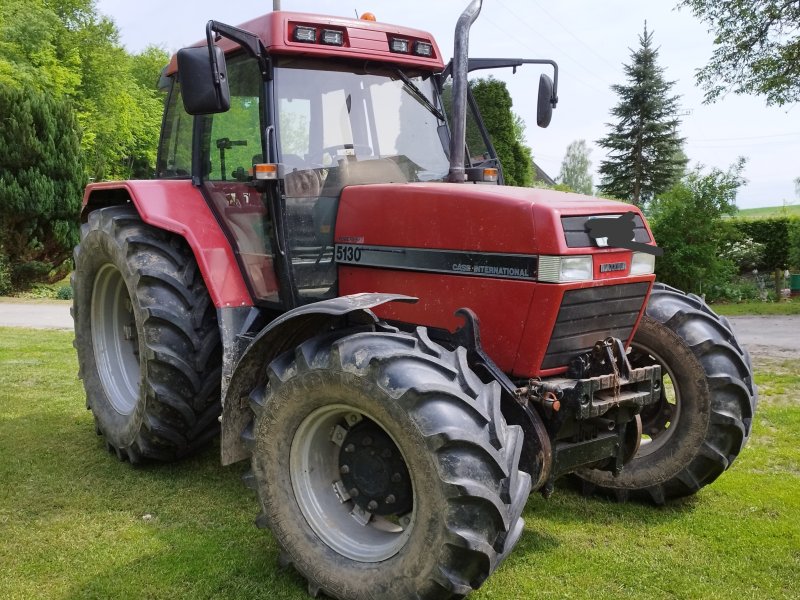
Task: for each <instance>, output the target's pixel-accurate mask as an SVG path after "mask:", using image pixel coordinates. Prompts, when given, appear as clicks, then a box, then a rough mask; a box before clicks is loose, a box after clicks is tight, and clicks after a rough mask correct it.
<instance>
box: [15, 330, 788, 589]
mask: <svg viewBox="0 0 800 600" xmlns="http://www.w3.org/2000/svg"><path fill="white" fill-rule="evenodd" d="M71 341H72V334H71V333H68V332H52V331H46V332H45V331H29V330H22V329H0V382H1V383H2V385H0V598H3V599H4V600H6V599H26V600H27V599H29V598H70V599H72V598H164V599H167V598H168V599H170V600H171V599H177V598H187V599H197V598H226V599H236V598H256V597H258V598H270V599H272V598H296V599H298V600H299V599H305V598H307V595H306V590H305V585H304V584H303V581H302V579H301V578H300V577H299V576H298V575H297V574H296V573H295V572H294V571H291V570H287V571H282V570H280V569H279V568H278V567H277V548H276V545H275V542H274V541H273V539H272V537H271V536H270V535H269V534H265V533H263V532H261V531H259V530H257V529H256V528H255V527H254V526H253V525H252V521H253V518H254V517H255V514H256V501H255V499H254V497H253V495H252V493H250V492H248V491H247V490H246V489H245V488H244V487H243V486H242V485H241V484H240V482H239V474H240V473H241V471H242V470H243V468H242V467H239V466H233V467H228V468H222V467H220V466H219V459H218V456H217V452H218V449H216V448H212V449H209V450H208V451H207V452H205V453H204V454H202V455H201V456H198V457H196V458H194V459H192V460H187V461H184V462H182V463H180V464H177V465H171V466H151V467H146V468H136V469H133V468H131V466H130V465H129V464H127V463H120V462H118V461H117V459H116V458H115V457H113V456H111V455H109V454H108V453H106V452H105V451H104V449H103V444H102V441H101V438H98V437H96V436H95V435H94V432H93V425H92V419H91V415H90V413H88V412H87V411H86V410H85V409H84V399H83V390H82V387H81V385H80V382H79V381H78V380H77V379H76V377H75V373H76V370H77V364H76V360H75V355H74V352H73V350H72V347H71ZM759 368H760V370H759V373H758V382H759V384H760V385H761V390H762V397H761V404H760V406H759V412H758V414H757V418H756V421H755V427H754V434H753V437H752V438H751V441H750V444H749V446H748V447H747V448H746V449H745V451H744V452H743V453H742V455H741V456H740V458H739V460H737V461H736V463H735V464H734V465H733V467H732V469H731V470H730V471H729V472H727V473H726V474H725V475H724V476H723V477H722V478H721V479H720V480H718V481H717V482H716V483H715V484H713V485H711V486H709V487H707V488H705V489H703V490H702V491H701V492H700V493H699V494H697V495H696V496H695V497H693V498H691V499H688V500H684V501H681V502H678V503H674V504H672V505H670V506H668V507H666V508H661V509H658V508H653V507H649V506H641V505H635V504H634V505H620V504H616V503H613V502H610V501H606V500H599V499H586V498H583V497H581V496H579V495H577V494H576V493H575V492H573V491H571V490H570V489H567V488H566V487H564V486H562V487H561V489H558V490H557V491H556V494H555V495H554V496H553V497H552V498H551V499H550V500H549V501H544V500H542V499H541V497H539V496H533V497H532V498H531V499H530V501H529V503H528V507H527V510H526V513H525V518H526V530H525V533H524V535H523V537H522V539H521V542H520V544H519V545H518V546H517V549H516V550H515V552H514V553H513V554H512V555H511V557H510V558H509V559H508V560H507V561H506V562H505V563H504V564H503V566H502V567H501V568H500V569H499V570H498V571H497V573H495V574H494V575H493V576H492V577H491V578H490V579H489V580H488V581H487V582H486V584H485V585H484V586H483V587H482V588H481V590H479V591H478V592H477V593H475V594H474V595H473V596H471V598H476V599H487V600H488V599H498V600H499V599H516V598H526V599H528V598H531V599H532V598H592V599H597V598H643V597H647V598H649V599H652V598H726V599H727V598H798V597H800V575H798V574H799V573H800V444H798V443H797V440H798V438H800V410H798V408H799V407H800V400H798V398H800V375H798V373H800V361H772V362H765V361H762V362H761V363H759Z"/></svg>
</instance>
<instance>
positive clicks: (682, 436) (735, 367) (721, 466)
mask: <svg viewBox="0 0 800 600" xmlns="http://www.w3.org/2000/svg"><path fill="white" fill-rule="evenodd" d="M629 359H630V362H631V365H632V366H634V367H641V366H646V365H652V364H658V365H661V371H662V376H663V381H662V383H663V385H662V386H661V390H662V393H661V397H660V399H659V401H658V402H657V403H656V404H654V405H652V406H650V407H648V408H647V409H646V410H645V411H643V412H642V415H641V421H642V433H643V436H642V443H641V445H640V446H639V449H638V451H637V452H636V454H635V455H634V457H633V459H632V460H631V461H630V462H629V463H628V464H626V465H625V468H624V469H623V471H622V473H621V474H620V475H619V476H617V477H614V476H613V475H612V474H611V473H609V472H606V471H598V470H593V469H584V470H582V471H580V472H579V473H578V475H579V476H580V477H581V478H582V479H583V480H584V482H585V487H584V489H585V490H586V491H595V490H598V491H601V492H605V493H612V494H613V495H615V496H616V497H617V498H618V499H619V500H625V499H627V498H628V497H629V496H630V495H631V494H632V495H634V496H639V497H643V498H648V499H650V500H652V501H654V502H656V503H658V504H662V503H664V502H665V501H666V500H668V499H670V498H677V497H681V496H687V495H689V494H693V493H695V492H697V491H698V490H699V489H700V488H701V487H703V486H705V485H707V484H709V483H711V482H712V481H714V480H715V479H716V478H717V477H719V476H720V475H721V474H722V473H723V472H724V471H725V470H726V469H727V468H728V467H729V466H730V465H731V463H732V462H733V461H734V459H735V458H736V457H737V456H738V454H739V452H740V451H741V450H742V448H743V447H744V444H745V442H746V441H747V438H748V436H749V435H750V427H751V423H752V418H753V412H754V410H755V406H756V398H757V396H756V389H755V385H754V383H753V374H752V367H751V366H750V357H749V355H748V353H747V350H745V349H743V348H742V347H741V346H740V345H739V343H738V341H737V340H736V337H735V335H734V333H733V330H732V329H731V327H730V324H729V323H728V322H727V321H725V320H722V319H721V318H720V317H718V316H717V315H716V314H715V313H714V312H713V311H712V310H711V309H710V308H709V307H708V306H707V305H706V304H705V303H704V302H703V301H702V300H701V299H700V298H698V297H697V296H693V295H687V294H684V293H683V292H680V291H678V290H675V289H673V288H670V287H668V286H665V285H662V284H656V285H655V286H654V288H653V292H652V294H651V296H650V301H649V302H648V305H647V310H646V314H645V316H644V317H643V318H642V321H641V323H640V325H639V329H638V330H637V331H636V334H635V336H634V338H633V342H632V344H631V351H630V355H629Z"/></svg>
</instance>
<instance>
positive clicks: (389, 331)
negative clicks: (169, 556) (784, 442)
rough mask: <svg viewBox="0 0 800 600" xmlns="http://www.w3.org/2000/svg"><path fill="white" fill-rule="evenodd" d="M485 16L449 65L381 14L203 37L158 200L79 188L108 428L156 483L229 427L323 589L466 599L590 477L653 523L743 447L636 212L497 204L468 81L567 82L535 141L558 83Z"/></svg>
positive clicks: (536, 197) (721, 359)
mask: <svg viewBox="0 0 800 600" xmlns="http://www.w3.org/2000/svg"><path fill="white" fill-rule="evenodd" d="M480 7H481V1H480V0H473V2H472V3H471V4H470V6H469V7H468V8H467V9H466V11H465V12H464V14H463V15H462V17H461V19H460V20H459V24H458V27H457V30H456V47H455V57H454V59H453V61H452V62H451V63H450V64H448V65H447V66H445V64H444V63H443V61H442V55H441V52H440V50H439V48H438V46H437V44H436V42H435V41H434V40H433V38H432V37H431V36H430V35H429V34H428V33H426V32H424V31H418V30H412V29H407V28H402V27H396V26H393V25H387V24H384V23H379V22H376V21H374V20H365V19H344V18H338V17H323V16H319V15H311V14H297V13H290V12H272V13H270V14H267V15H266V16H263V17H261V18H258V19H255V20H253V21H250V22H249V23H245V24H244V25H242V26H241V28H236V27H231V26H228V25H223V24H221V23H218V22H214V21H211V22H209V24H208V26H207V30H206V39H205V40H204V41H203V42H202V43H200V44H198V45H197V46H195V47H191V48H185V49H183V50H181V51H179V52H178V53H177V56H176V57H174V58H173V59H172V61H171V63H170V64H169V66H168V67H166V69H165V70H164V73H163V77H162V84H163V86H164V87H165V89H166V90H168V96H167V101H166V109H165V113H164V121H163V130H162V135H161V142H160V147H159V154H158V166H157V178H156V179H155V180H152V181H124V182H110V183H99V184H93V185H90V186H89V187H88V188H87V190H86V195H85V198H84V204H83V211H82V214H81V219H82V223H83V225H82V230H81V243H80V246H79V247H78V248H77V250H76V254H75V263H76V270H75V276H74V283H73V285H74V290H75V303H74V318H75V333H76V341H75V346H76V348H77V351H78V358H79V362H80V375H81V377H82V379H83V382H84V385H85V388H86V395H87V405H88V407H89V409H91V411H92V412H93V414H94V418H95V423H96V428H97V432H98V433H99V434H100V435H102V436H103V437H104V439H105V443H106V445H107V447H108V449H109V450H110V451H112V452H115V453H116V454H117V456H118V457H119V458H120V459H122V460H129V461H130V462H131V463H138V462H140V461H146V460H160V461H170V460H175V459H180V458H181V457H183V456H186V455H187V454H190V453H192V452H194V451H195V450H197V449H198V448H201V447H203V446H204V445H206V444H207V443H208V442H210V441H211V440H212V439H213V438H214V437H215V436H216V435H217V434H218V433H219V431H220V424H221V454H222V463H223V464H224V465H229V464H232V463H235V462H238V461H242V460H249V461H250V464H251V465H252V467H251V470H250V471H249V472H248V473H247V474H246V475H245V477H244V479H245V482H246V483H247V484H248V485H249V486H250V487H252V488H253V489H255V490H256V492H257V494H258V499H259V503H260V505H261V513H260V515H259V516H258V518H257V519H256V523H257V525H258V526H259V527H266V528H269V529H271V531H272V533H273V535H274V536H275V538H276V540H277V541H278V543H279V544H280V546H281V548H282V550H283V554H282V556H283V560H284V562H286V563H290V564H293V565H294V567H295V568H296V569H297V570H298V571H299V572H300V573H302V574H303V576H305V577H306V579H307V580H308V584H309V590H310V591H311V592H312V593H314V594H316V593H317V592H319V591H323V592H325V593H326V594H328V595H330V596H332V597H336V598H342V599H345V598H448V597H461V596H463V595H465V594H467V593H469V592H470V591H471V590H473V589H476V588H477V587H479V586H480V585H481V583H482V582H483V581H484V580H485V579H486V578H487V577H488V576H489V575H490V574H491V573H492V572H493V571H494V570H495V569H496V568H497V566H498V565H499V564H500V563H501V562H502V561H503V559H504V558H505V557H506V556H507V555H508V554H509V553H510V552H511V550H512V548H513V547H514V545H515V543H516V542H517V540H518V539H519V537H520V534H521V533H522V531H523V521H522V519H521V514H522V511H523V508H524V507H525V503H526V501H527V499H528V496H529V494H530V493H531V492H532V491H539V492H541V493H543V494H544V495H545V496H548V495H549V494H551V493H552V491H553V482H554V481H555V480H556V479H557V478H559V477H561V476H564V475H566V474H574V475H575V476H577V477H578V478H579V479H580V480H581V481H582V482H583V487H584V490H585V491H586V492H591V491H596V492H598V493H602V494H611V495H615V496H616V497H617V498H618V499H620V500H624V499H627V498H629V497H630V498H643V499H647V500H649V501H653V502H655V503H658V504H660V503H663V502H665V501H668V500H669V499H671V498H676V497H680V496H686V495H689V494H693V493H695V492H696V491H697V490H699V489H700V488H701V487H703V486H704V485H706V484H708V483H710V482H712V481H714V480H715V479H716V478H717V477H718V476H719V475H720V474H721V473H722V472H723V471H725V469H727V468H728V467H729V466H730V464H731V463H732V462H733V460H734V459H735V458H736V456H737V455H738V454H739V452H740V451H741V449H742V447H743V445H744V444H745V442H746V440H747V437H748V435H749V433H750V426H751V421H752V417H753V411H754V408H755V402H756V390H755V386H754V384H753V376H752V367H751V364H750V359H749V356H748V354H747V351H746V350H745V349H744V348H742V346H741V345H740V344H739V343H738V342H737V340H736V338H735V336H734V333H733V330H732V329H731V326H730V324H729V323H728V322H727V321H726V320H725V319H724V318H721V317H718V316H717V315H715V314H714V313H713V312H712V311H711V310H710V309H709V308H708V307H707V306H706V305H705V304H704V303H703V302H702V300H701V299H700V298H698V297H696V296H692V295H686V294H684V293H682V292H679V291H677V290H674V289H672V288H669V287H666V286H663V285H659V284H656V283H654V279H655V276H654V275H653V268H654V254H655V253H657V248H656V246H655V242H654V240H653V238H652V235H651V233H650V230H649V228H648V226H647V223H646V221H645V219H644V218H643V216H642V214H641V213H640V211H639V210H638V209H637V208H635V207H633V206H630V205H626V204H622V203H617V202H611V201H607V200H598V199H595V198H589V197H585V196H579V195H575V194H564V193H558V192H554V191H549V190H540V189H522V188H511V187H504V186H503V185H502V168H501V165H500V164H499V162H498V160H497V157H496V154H495V152H494V150H493V148H492V145H491V141H490V140H489V139H488V136H487V135H486V131H485V129H484V127H483V126H482V125H481V120H480V115H479V114H478V112H477V107H476V105H475V102H474V100H473V99H472V97H471V95H470V94H469V91H468V86H467V76H468V72H469V71H471V70H475V69H486V68H501V67H517V66H519V65H522V64H526V63H540V64H547V65H550V66H552V68H553V69H554V73H555V77H554V79H553V80H551V79H550V78H549V77H548V76H546V75H542V76H541V78H540V87H539V105H538V120H539V124H540V125H542V126H546V125H547V124H548V123H549V121H550V116H551V113H552V109H553V107H554V106H555V104H556V101H557V94H556V89H557V82H558V78H557V74H558V71H557V66H556V65H555V63H553V62H552V61H542V60H524V59H470V58H468V54H467V46H468V43H467V42H468V32H469V28H470V26H471V23H472V22H473V21H474V20H475V18H476V17H477V15H478V13H479V11H480ZM450 77H452V82H450ZM444 98H449V99H450V100H451V101H452V102H450V101H449V100H448V101H445V100H444ZM467 131H469V134H470V135H469V138H468V139H469V147H467V143H466V140H467V137H466V133H467Z"/></svg>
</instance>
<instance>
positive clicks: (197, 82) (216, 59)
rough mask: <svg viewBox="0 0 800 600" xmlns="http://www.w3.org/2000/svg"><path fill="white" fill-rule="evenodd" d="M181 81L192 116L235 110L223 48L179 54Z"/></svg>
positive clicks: (217, 47)
mask: <svg viewBox="0 0 800 600" xmlns="http://www.w3.org/2000/svg"><path fill="white" fill-rule="evenodd" d="M178 81H180V84H181V95H182V96H183V107H184V108H185V109H186V112H187V113H189V114H190V115H209V114H214V113H221V112H225V111H227V110H228V109H230V107H231V92H230V88H229V87H228V69H227V67H226V65H225V53H224V52H223V51H222V50H221V49H220V48H219V46H212V52H209V51H208V46H201V47H199V48H182V49H181V50H178Z"/></svg>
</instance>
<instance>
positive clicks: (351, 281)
mask: <svg viewBox="0 0 800 600" xmlns="http://www.w3.org/2000/svg"><path fill="white" fill-rule="evenodd" d="M535 287H536V284H534V283H533V282H527V281H514V280H509V279H491V278H488V277H465V276H461V275H439V274H435V273H417V272H412V271H390V270H384V269H370V268H364V267H340V268H339V293H340V295H346V294H355V293H357V292H389V293H401V294H407V295H409V296H416V297H417V298H419V299H420V301H419V302H417V303H416V304H406V303H402V302H391V303H389V304H384V305H382V306H379V307H377V308H375V309H373V310H374V311H375V313H376V314H377V315H378V316H380V317H381V318H384V319H393V320H397V321H403V322H406V323H415V324H419V325H425V326H426V327H439V328H443V329H448V330H450V331H453V330H455V329H456V328H458V327H459V326H460V325H462V322H461V319H460V318H458V317H456V316H455V315H454V313H455V311H456V310H457V309H459V308H462V307H465V306H466V307H469V308H471V309H472V310H474V311H475V312H476V314H477V315H478V318H479V319H480V324H481V337H482V340H483V345H484V348H485V349H486V351H487V352H488V353H489V355H490V356H491V357H492V360H494V361H495V362H496V363H497V364H498V365H499V366H500V368H501V369H503V370H504V371H506V372H510V371H511V370H512V367H513V365H514V362H515V359H516V357H517V350H518V347H519V343H520V338H521V336H522V332H523V330H524V329H525V323H526V321H527V320H528V309H529V306H530V303H531V299H532V297H533V291H534V288H535ZM553 321H555V317H553ZM550 328H551V329H552V321H551V324H550Z"/></svg>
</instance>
